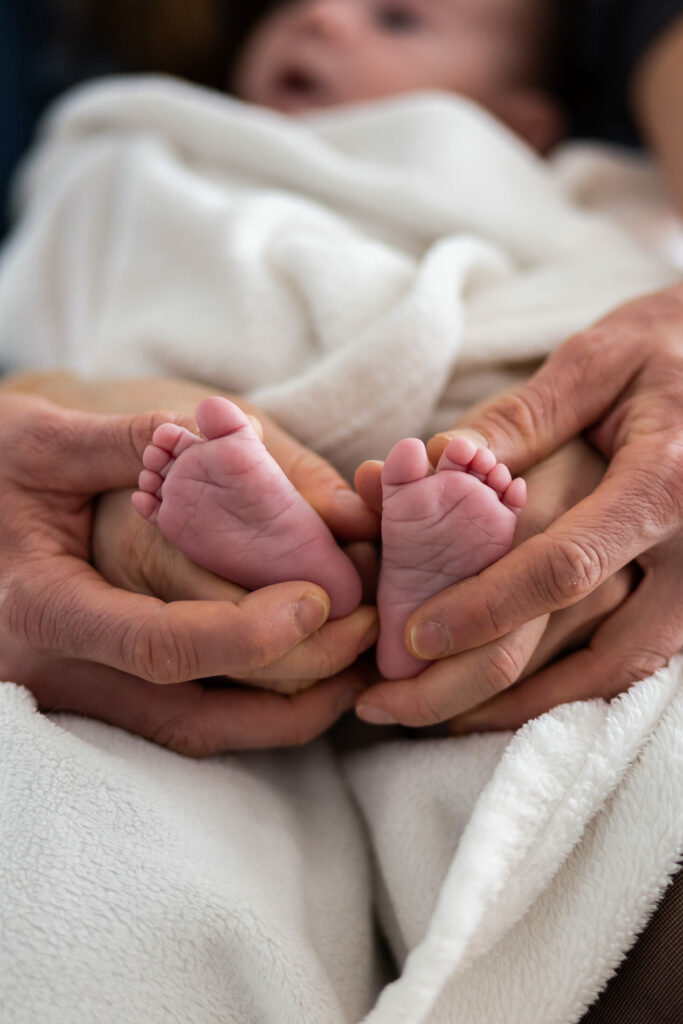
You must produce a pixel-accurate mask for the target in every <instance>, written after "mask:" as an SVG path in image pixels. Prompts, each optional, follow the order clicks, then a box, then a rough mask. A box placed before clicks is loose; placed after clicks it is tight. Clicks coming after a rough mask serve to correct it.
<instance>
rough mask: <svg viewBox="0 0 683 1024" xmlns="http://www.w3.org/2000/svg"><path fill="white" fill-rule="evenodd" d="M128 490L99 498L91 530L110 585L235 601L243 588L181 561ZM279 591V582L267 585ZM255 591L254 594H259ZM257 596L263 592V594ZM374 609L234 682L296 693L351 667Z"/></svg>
mask: <svg viewBox="0 0 683 1024" xmlns="http://www.w3.org/2000/svg"><path fill="white" fill-rule="evenodd" d="M131 493H132V492H131V491H130V490H128V489H126V490H119V491H110V492H108V493H107V494H104V495H102V497H101V498H100V499H99V501H98V503H97V506H96V509H95V515H94V522H93V529H92V553H93V562H94V565H95V566H96V568H97V569H98V571H99V572H100V573H101V575H102V576H103V577H104V579H106V580H107V582H108V583H111V584H112V585H113V586H115V587H118V588H119V589H121V590H126V591H130V592H132V593H138V594H147V595H149V596H151V597H157V598H161V600H162V601H165V602H169V601H223V602H226V601H228V602H231V603H232V604H238V603H240V602H242V601H245V600H246V599H247V595H248V591H246V590H244V589H243V588H242V587H240V586H238V585H237V584H235V583H230V582H228V581H227V580H224V579H222V578H221V577H220V576H216V575H214V573H212V572H209V571H208V570H207V569H204V568H202V567H201V566H199V565H196V564H195V563H194V562H191V561H190V560H189V559H187V558H186V557H185V556H184V555H183V554H182V553H181V552H180V551H178V549H177V548H175V547H173V545H172V544H169V542H168V541H167V540H166V538H165V537H164V535H163V534H162V533H161V531H160V530H158V529H157V528H156V527H155V526H152V525H151V524H150V523H149V522H148V521H147V520H145V519H142V517H141V516H139V515H138V513H137V512H136V511H135V509H134V508H133V506H132V505H131V501H130V495H131ZM267 589H268V590H269V591H275V592H277V591H278V588H277V587H269V588H267ZM257 593H258V591H257ZM261 593H262V592H261ZM375 621H376V614H375V612H374V611H373V609H371V608H368V607H360V608H358V609H356V611H354V612H352V613H351V614H350V615H347V616H345V617H344V618H343V619H335V620H333V621H331V622H330V621H328V622H325V624H324V625H323V626H322V627H321V628H320V629H319V630H318V631H317V632H315V633H313V634H312V635H311V636H309V637H306V639H304V640H302V641H301V643H299V644H297V645H296V646H295V647H293V648H292V649H291V650H289V651H287V652H286V653H285V654H284V655H283V656H282V657H279V658H277V659H275V660H272V661H269V662H268V663H267V664H252V665H250V664H246V665H245V666H244V667H242V668H238V667H235V669H234V671H233V672H232V674H231V678H232V679H233V680H236V681H239V682H245V683H249V684H251V685H254V686H266V687H267V688H268V689H269V690H272V691H276V692H278V693H290V694H293V693H297V692H298V691H300V690H303V689H307V688H308V687H309V686H311V685H312V684H313V683H315V682H317V681H318V680H320V679H327V678H328V677H330V676H332V675H334V674H335V673H337V672H340V671H342V670H343V669H345V668H348V667H349V666H350V665H352V664H353V663H354V662H355V661H356V659H357V657H358V655H359V654H361V653H362V652H363V651H364V650H366V649H367V647H368V646H370V644H371V643H372V642H373V641H374V639H375V637H376V629H375V628H374V627H375Z"/></svg>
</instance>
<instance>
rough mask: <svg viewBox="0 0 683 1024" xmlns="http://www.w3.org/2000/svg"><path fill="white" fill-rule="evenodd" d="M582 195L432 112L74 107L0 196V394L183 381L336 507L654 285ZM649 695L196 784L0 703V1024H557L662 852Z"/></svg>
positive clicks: (602, 962) (662, 273)
mask: <svg viewBox="0 0 683 1024" xmlns="http://www.w3.org/2000/svg"><path fill="white" fill-rule="evenodd" d="M577 160H578V163H577ZM592 160H593V158H592V157H591V156H590V155H588V156H586V157H585V159H584V158H583V157H581V156H580V155H579V157H578V158H577V156H576V154H574V155H573V156H572V155H571V154H570V155H569V156H568V157H567V158H566V159H564V160H560V161H559V162H558V163H557V164H556V165H555V166H554V167H551V166H548V165H545V164H543V163H541V162H540V161H539V160H537V159H536V158H535V157H534V156H533V155H532V154H530V153H529V151H528V150H527V149H526V148H525V147H524V146H523V145H522V144H521V143H519V142H518V141H517V140H516V139H514V138H513V137H512V136H510V135H509V134H508V133H507V132H506V131H505V130H504V129H502V128H501V127H500V126H499V125H498V124H497V123H496V122H494V121H492V120H491V119H490V118H489V117H488V116H487V115H486V114H485V113H483V112H482V111H480V110H478V109H476V108H474V107H473V106H471V105H470V104H468V103H466V102H465V101H461V100H456V99H454V98H451V97H445V96H439V95H425V96H420V97H412V98H404V99H401V100H394V101H389V102H385V103H381V104H374V105H368V106H367V107H365V108H357V109H354V110H347V111H340V112H336V113H328V114H325V115H316V116H309V117H306V118H301V119H298V120H296V121H294V120H288V119H285V118H282V117H280V116H278V115H275V114H272V113H268V112H265V111H258V110H253V109H250V108H246V107H245V106H243V105H241V104H239V103H236V102H234V101H230V100H227V99H225V98H222V97H217V96H212V95H210V94H207V93H203V92H201V91H199V90H196V89H191V88H190V87H187V86H181V85H178V84H174V83H171V82H167V81H163V80H138V81H135V80H132V81H128V82H111V83H106V84H103V85H100V86H98V87H94V88H91V89H88V90H86V91H83V92H82V93H80V94H78V95H76V96H75V97H73V98H71V99H70V100H68V101H67V102H66V104H65V105H63V106H62V107H61V108H59V109H58V110H57V111H56V113H55V114H54V115H53V117H52V120H51V122H50V123H49V125H48V127H47V136H46V141H45V143H44V145H43V148H42V150H41V151H40V152H39V154H38V156H37V158H36V159H35V160H34V162H33V163H32V165H31V166H30V167H29V169H28V172H27V174H26V175H25V177H24V182H23V188H22V195H21V198H20V201H21V203H22V204H23V208H24V214H23V218H22V222H21V226H20V228H19V230H18V232H17V233H16V235H15V237H14V240H13V241H12V242H11V243H10V245H9V246H8V248H7V250H6V253H5V256H4V260H3V263H2V266H1V267H0V331H2V334H1V335H0V358H2V360H3V361H4V363H5V364H6V365H16V366H21V367H45V366H67V367H71V368H76V369H79V370H82V371H84V372H91V373H97V374H103V373H116V374H122V373H131V374H141V373H154V374H159V373H174V374H181V375H186V376H192V377H198V378H200V379H203V380H208V381H213V382H214V383H215V384H216V385H217V386H219V385H220V386H221V387H224V388H228V389H232V390H234V391H239V392H243V393H248V394H250V396H251V397H252V398H253V399H254V400H255V401H256V402H257V403H259V404H261V405H262V406H263V407H265V408H267V409H269V410H270V411H271V412H273V413H274V414H275V415H276V416H277V417H278V418H279V419H280V420H281V421H282V423H283V424H284V425H285V426H286V427H288V428H289V429H290V430H292V431H293V432H294V433H296V434H297V435H298V436H300V437H301V438H302V439H303V440H304V441H307V442H308V443H310V444H312V445H313V446H314V447H316V448H318V449H319V450H321V451H322V452H323V453H324V454H325V455H327V456H328V457H330V458H332V459H333V460H334V461H335V462H336V463H337V464H338V465H339V466H340V467H342V468H343V470H344V471H346V472H351V471H352V469H353V468H354V466H355V464H356V462H357V461H358V460H359V459H360V458H363V457H366V456H371V455H375V456H382V455H383V454H385V452H386V450H387V448H388V446H389V445H390V444H391V443H392V442H393V441H394V440H395V439H396V438H398V437H400V436H402V435H404V434H408V433H417V434H426V433H429V431H430V430H431V429H433V428H434V427H443V426H444V425H445V424H447V423H448V422H449V418H450V416H451V415H452V414H453V411H454V410H456V409H457V408H458V407H461V406H462V405H463V404H465V403H467V402H469V401H471V400H473V399H476V398H479V397H481V395H482V394H483V393H485V392H486V391H487V390H488V389H490V388H491V387H492V386H496V385H497V384H498V385H499V384H501V383H505V382H506V381H508V380H510V379H514V378H515V377H519V376H521V375H522V374H524V373H526V372H528V368H529V366H530V365H531V364H533V362H534V361H535V360H538V359H539V358H540V357H542V356H543V355H544V354H545V353H546V352H547V351H548V350H549V349H550V348H551V347H552V346H553V345H555V344H557V343H559V342H560V341H561V340H562V339H563V338H564V337H565V336H567V335H568V334H569V333H570V332H571V331H572V330H574V329H577V328H580V327H581V326H584V325H585V324H587V323H588V322H590V321H591V320H592V319H594V318H595V317H596V316H598V315H599V314H600V313H602V312H605V311H607V310H608V309H609V308H610V307H613V306H615V305H617V304H618V303H619V302H621V301H623V300H624V299H626V298H628V297H630V296H632V295H634V294H637V293H639V292H643V291H647V290H648V289H651V288H654V287H657V286H659V285H663V284H665V283H666V282H667V281H669V280H671V279H672V278H673V276H674V272H672V270H671V269H670V267H667V265H666V264H665V263H663V262H662V261H661V260H660V259H658V258H657V257H655V256H654V255H653V254H652V253H651V252H649V251H648V250H647V248H645V247H643V245H642V244H640V243H639V242H637V241H636V240H635V238H634V235H633V228H634V225H633V223H628V224H626V226H624V225H622V226H621V227H619V226H618V225H616V224H615V223H614V213H615V209H614V204H613V199H614V196H613V190H611V189H610V190H608V191H609V203H601V202H600V201H598V200H599V198H600V183H601V182H604V181H605V180H606V178H607V179H609V180H616V181H617V182H618V181H619V180H620V179H619V175H618V174H616V176H615V174H614V173H613V171H614V169H615V167H617V170H618V165H619V161H616V163H615V162H614V161H613V160H612V158H609V159H608V160H607V164H606V163H605V161H604V160H602V159H597V161H595V160H593V162H591V161H592ZM638 173H640V172H639V171H638ZM627 179H628V180H632V179H629V178H628V175H627V176H626V178H625V179H624V180H627ZM591 186H594V187H591ZM596 195H597V196H598V200H596ZM579 200H581V201H579ZM601 205H603V206H605V205H610V206H611V207H612V209H611V213H612V214H613V216H612V218H611V220H607V219H604V218H603V217H600V216H596V215H595V214H594V213H593V212H589V211H588V209H587V208H588V206H597V207H599V206H601ZM617 205H618V204H617ZM625 205H626V206H627V207H628V209H629V211H630V210H631V206H630V204H629V203H626V204H625ZM616 212H617V213H619V212H620V211H618V210H617V211H616ZM621 219H622V220H624V218H621ZM636 219H637V218H636ZM626 220H628V218H626ZM682 682H683V660H682V659H676V660H674V662H672V664H671V665H670V666H669V667H668V668H667V669H664V670H662V671H661V672H660V673H658V674H657V675H656V676H655V677H653V678H652V679H649V680H646V681H644V682H643V683H640V684H638V685H636V686H634V687H633V688H632V689H631V690H630V691H629V692H628V693H627V694H625V695H623V696H622V697H621V698H619V699H618V700H615V701H613V702H612V703H611V704H609V705H607V704H604V703H603V702H601V701H590V702H585V703H579V704H573V705H568V706H565V707H561V708H558V709H556V710H555V711H553V712H552V713H550V714H547V715H544V716H543V717H542V718H540V719H538V720H537V721H534V722H531V723H529V724H528V725H527V726H525V727H524V728H523V729H522V730H520V731H519V732H518V733H517V734H516V735H514V736H512V735H510V734H496V735H487V736H473V737H469V738H465V739H457V740H456V739H449V740H426V739H425V740H420V741H416V742H410V741H400V742H391V743H384V744H380V745H376V746H373V747H370V748H367V749H364V750H362V751H356V752H353V753H347V754H345V755H343V756H339V755H335V754H333V753H332V751H331V750H330V748H329V746H328V744H327V742H326V741H325V740H324V739H323V740H321V741H319V742H318V743H316V744H313V745H312V746H310V747H309V748H307V749H305V750H301V751H289V752H278V751H275V752H271V753H265V754H247V755H240V756H239V757H233V756H224V757H216V758H212V759H209V760H207V761H204V762H200V763H195V762H191V761H188V760H186V759H184V758H181V757H179V756H176V755H174V754H172V753H169V752H168V751H165V750H162V749H159V748H157V747H154V746H153V745H151V744H148V743H146V742H144V741H142V740H140V739H137V738H135V737H131V736H128V735H126V734H124V733H121V732H120V731H118V730H115V729H111V728H109V727H106V726H103V725H101V724H99V723H95V722H87V721H81V720H78V719H75V718H73V717H71V716H67V715H55V716H52V718H51V720H50V719H48V718H45V717H43V716H40V715H38V714H37V713H36V711H35V707H34V704H33V701H32V699H31V697H30V696H29V695H28V694H27V693H26V691H24V690H22V689H21V688H20V687H16V686H13V685H12V684H11V683H8V684H7V685H5V686H2V687H0V759H1V768H2V770H1V771H0V815H1V831H0V887H1V890H2V900H1V901H0V1007H2V1009H3V1014H4V1016H3V1019H5V1017H6V1019H8V1020H11V1021H13V1022H17V1024H24V1022H26V1024H33V1022H34V1021H41V1022H48V1024H63V1022H65V1021H68V1022H70V1021H78V1022H79V1024H80V1022H82V1021H93V1022H99V1021H107V1022H108V1021H111V1020H113V1019H116V1020H117V1021H121V1022H124V1024H125V1022H130V1024H156V1022H157V1021H158V1022H159V1024H161V1022H168V1021H179V1022H180V1021H183V1022H185V1021H192V1022H193V1024H204V1022H207V1024H208V1022H215V1021H234V1022H239V1024H257V1022H263V1024H284V1022H287V1024H289V1022H292V1024H294V1022H296V1024H301V1022H311V1024H313V1022H314V1024H357V1022H359V1021H360V1020H364V1021H367V1022H369V1024H400V1022H406V1024H441V1022H443V1024H446V1022H448V1024H479V1022H481V1024H484V1022H486V1024H491V1022H498V1021H501V1022H502V1021H505V1022H506V1024H507V1022H519V1024H522V1022H523V1024H553V1022H557V1024H570V1022H574V1021H578V1020H579V1019H580V1017H581V1015H582V1013H583V1011H584V1010H585V1008H586V1007H587V1006H588V1005H590V1003H591V1002H592V1001H593V1000H594V999H595V996H596V995H597V993H598V991H599V990H600V988H601V987H602V986H603V985H604V984H605V982H606V980H607V979H608V978H609V976H610V974H611V972H612V971H613V970H614V968H615V966H616V965H617V963H618V962H619V959H620V957H621V956H622V955H623V953H624V951H625V950H627V949H628V948H629V947H630V945H631V944H632V943H633V941H634V938H635V936H636V934H637V932H638V930H639V929H640V928H641V927H642V926H643V924H644V923H645V921H646V920H647V918H648V915H649V913H650V912H651V910H652V907H653V906H654V904H655V902H656V900H657V898H658V896H659V895H660V894H661V892H662V891H663V889H664V887H665V886H666V883H667V880H668V878H669V877H670V875H671V873H672V872H673V870H674V869H675V865H676V860H677V856H678V855H679V853H680V850H681V847H682V846H683V821H682V820H681V813H680V808H681V805H682V798H683V770H682V769H683V764H682V755H681V743H680V737H681V728H682V726H683V687H682V685H681V684H682ZM373 907H374V908H376V911H377V916H378V919H379V931H380V932H381V935H382V940H383V941H382V943H379V942H378V940H377V937H376V928H375V925H374V922H373ZM384 944H386V947H387V948H388V950H389V952H390V954H391V956H390V957H387V956H386V951H385V945H384ZM396 974H398V977H396ZM392 979H394V980H393V981H392ZM389 981H391V984H389V985H388V986H387V987H384V988H383V986H385V985H386V983H387V982H389Z"/></svg>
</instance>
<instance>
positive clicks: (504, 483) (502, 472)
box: [486, 462, 512, 495]
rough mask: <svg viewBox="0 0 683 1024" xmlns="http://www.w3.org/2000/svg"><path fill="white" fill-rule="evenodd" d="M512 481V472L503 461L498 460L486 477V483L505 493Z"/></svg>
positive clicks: (501, 493)
mask: <svg viewBox="0 0 683 1024" xmlns="http://www.w3.org/2000/svg"><path fill="white" fill-rule="evenodd" d="M511 482H512V474H511V472H510V470H509V469H508V468H507V466H504V465H503V463H502V462H497V463H496V465H495V466H494V467H493V469H492V470H491V472H490V473H489V475H488V476H487V477H486V485H487V486H488V487H490V488H492V490H494V491H496V493H497V494H498V495H503V494H504V493H505V491H506V490H507V489H508V487H509V486H510V484H511Z"/></svg>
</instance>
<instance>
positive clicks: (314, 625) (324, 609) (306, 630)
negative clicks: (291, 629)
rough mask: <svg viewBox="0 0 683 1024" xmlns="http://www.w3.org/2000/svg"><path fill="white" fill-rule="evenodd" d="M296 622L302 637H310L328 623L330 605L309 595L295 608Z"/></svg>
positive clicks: (319, 598)
mask: <svg viewBox="0 0 683 1024" xmlns="http://www.w3.org/2000/svg"><path fill="white" fill-rule="evenodd" d="M293 611H294V621H295V622H296V624H297V626H298V627H299V629H300V631H301V635H302V636H310V634H311V633H315V631H316V630H317V629H320V627H321V626H322V625H323V624H324V623H325V622H326V621H327V616H328V615H329V614H330V607H329V605H328V604H327V603H326V602H325V601H323V599H322V598H321V597H318V596H317V595H316V594H309V595H308V597H302V598H301V600H300V601H297V603H296V604H295V605H294V606H293Z"/></svg>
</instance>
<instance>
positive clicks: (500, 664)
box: [480, 643, 524, 700]
mask: <svg viewBox="0 0 683 1024" xmlns="http://www.w3.org/2000/svg"><path fill="white" fill-rule="evenodd" d="M481 654H482V659H483V661H482V669H481V676H480V685H481V690H482V697H481V699H482V700H488V699H489V698H490V697H493V696H495V695H496V694H498V693H501V691H503V690H507V689H508V687H510V686H512V684H513V683H515V682H517V680H518V679H519V677H520V675H521V673H522V670H523V668H524V661H523V659H522V657H521V654H520V652H519V651H517V649H516V648H515V647H513V646H509V645H507V644H505V643H497V644H495V645H494V646H493V647H491V648H485V649H483V650H482V652H481Z"/></svg>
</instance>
